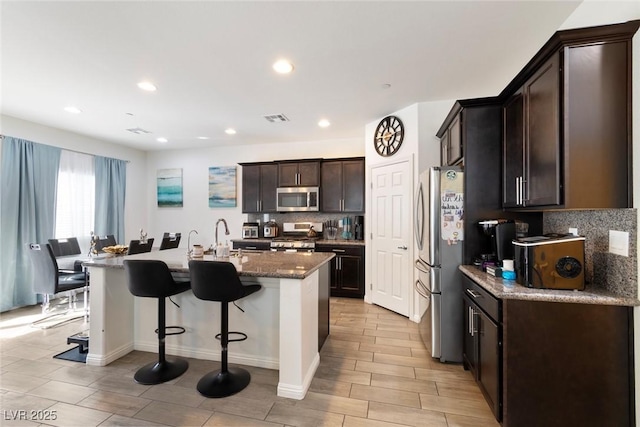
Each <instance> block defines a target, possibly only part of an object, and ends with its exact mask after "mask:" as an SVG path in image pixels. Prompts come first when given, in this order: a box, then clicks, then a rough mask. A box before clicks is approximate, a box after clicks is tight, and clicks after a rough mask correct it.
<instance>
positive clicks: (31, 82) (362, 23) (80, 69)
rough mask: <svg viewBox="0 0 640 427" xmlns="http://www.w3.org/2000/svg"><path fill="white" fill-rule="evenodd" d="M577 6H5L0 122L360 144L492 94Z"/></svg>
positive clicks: (151, 141)
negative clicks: (400, 123)
mask: <svg viewBox="0 0 640 427" xmlns="http://www.w3.org/2000/svg"><path fill="white" fill-rule="evenodd" d="M579 3H580V2H579V1H562V2H556V1H533V2H527V1H496V2H489V1H413V2H399V1H384V2H369V1H355V2H342V1H340V2H338V1H322V2H318V1H298V2H290V1H259V2H230V1H229V2H211V1H200V2H186V1H162V2H160V1H141V2H122V1H94V2H52V1H47V2H27V1H4V0H3V1H2V3H1V10H0V13H1V15H0V19H1V25H2V29H1V36H2V45H1V48H2V74H1V82H2V93H1V96H2V97H1V100H2V114H5V115H8V116H13V117H17V118H21V119H25V120H28V121H32V122H36V123H41V124H44V125H48V126H52V127H56V128H60V129H64V130H68V131H72V132H76V133H80V134H84V135H88V136H91V137H95V138H98V139H101V140H106V141H110V142H115V143H118V144H122V145H128V146H132V147H135V148H138V149H142V150H161V149H176V148H185V147H208V146H215V145H227V144H252V143H269V142H289V141H300V142H307V141H322V140H328V139H347V138H358V137H363V136H364V126H365V124H367V123H370V122H372V121H374V120H376V119H378V118H380V117H382V116H384V115H387V114H389V113H391V112H393V111H396V110H398V109H401V108H404V107H406V106H408V105H411V104H413V103H416V102H425V101H435V100H447V99H462V98H473V97H482V96H495V95H497V94H498V93H499V92H500V91H501V90H502V89H503V88H504V87H505V86H506V84H507V83H508V82H509V81H510V80H511V79H512V78H513V77H514V76H515V74H516V73H517V72H518V71H519V70H520V69H521V68H522V67H523V66H524V65H525V64H526V62H527V61H528V60H529V59H531V57H532V56H533V55H534V54H535V53H536V52H537V50H538V49H539V48H540V47H541V46H542V45H543V44H544V43H545V42H546V41H547V40H548V38H549V37H550V36H551V35H552V34H553V33H554V32H555V31H556V29H558V28H559V27H560V26H561V24H562V23H563V22H564V21H565V19H567V17H568V16H569V15H570V14H571V13H572V12H573V11H574V10H575V8H576V7H577V6H578V4H579ZM281 57H285V58H288V59H290V60H291V61H292V62H293V63H294V65H295V70H294V72H293V73H292V74H291V75H289V76H282V75H277V74H275V73H274V72H273V71H272V69H271V65H272V63H273V62H274V61H275V60H276V59H279V58H281ZM141 80H150V81H152V82H154V83H155V84H156V85H157V87H158V90H157V91H156V92H154V93H147V92H143V91H141V90H139V89H138V88H137V86H136V84H137V83H138V82H139V81H141ZM385 84H389V85H391V86H390V87H389V88H384V87H383V86H384V85H385ZM68 105H75V106H77V107H79V108H80V109H81V110H82V111H83V113H82V114H79V115H73V114H69V113H67V112H65V111H64V110H63V108H64V107H66V106H68ZM127 113H130V114H133V115H129V114H127ZM269 114H284V115H286V116H287V117H288V118H289V119H290V121H289V122H285V123H269V122H268V121H267V120H265V119H264V118H263V116H265V115H269ZM321 118H326V119H328V120H329V121H330V122H331V126H330V127H329V128H325V129H322V128H319V127H318V126H317V122H318V121H319V120H320V119H321ZM136 127H140V128H143V129H146V130H148V131H150V132H152V133H150V134H146V135H145V134H141V135H138V134H134V133H131V132H128V131H127V130H126V129H128V128H136ZM228 127H233V128H235V129H237V132H238V133H237V134H236V135H234V136H229V135H226V134H225V133H224V130H225V129H226V128H228ZM198 136H208V137H209V138H210V139H209V140H204V141H203V140H199V139H197V138H196V137H198ZM158 137H166V138H168V139H169V142H168V143H165V144H161V143H158V142H156V138H158Z"/></svg>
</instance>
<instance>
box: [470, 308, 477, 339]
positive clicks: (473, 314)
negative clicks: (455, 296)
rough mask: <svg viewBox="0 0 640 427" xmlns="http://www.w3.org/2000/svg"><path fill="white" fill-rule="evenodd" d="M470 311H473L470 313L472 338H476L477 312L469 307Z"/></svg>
mask: <svg viewBox="0 0 640 427" xmlns="http://www.w3.org/2000/svg"><path fill="white" fill-rule="evenodd" d="M469 309H470V310H471V313H469V314H470V315H471V316H470V318H471V336H472V337H474V336H475V335H476V332H477V331H476V311H475V310H474V309H473V307H469Z"/></svg>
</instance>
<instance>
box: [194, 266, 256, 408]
mask: <svg viewBox="0 0 640 427" xmlns="http://www.w3.org/2000/svg"><path fill="white" fill-rule="evenodd" d="M189 273H190V275H191V289H192V290H193V294H194V295H195V296H196V298H199V299H202V300H207V301H218V302H220V306H221V314H220V318H221V319H220V325H221V332H220V333H219V334H217V335H216V338H218V339H220V344H221V346H222V352H221V359H222V367H221V369H219V370H217V371H213V372H209V373H208V374H206V375H205V376H203V377H202V378H201V379H200V381H199V382H198V386H197V389H198V391H199V392H200V394H202V395H203V396H206V397H214V398H218V397H227V396H231V395H232V394H236V393H238V392H239V391H241V390H243V389H244V388H245V387H246V386H248V385H249V383H250V382H251V374H250V373H249V372H248V371H247V370H246V369H242V368H238V367H233V368H229V363H228V352H227V346H228V344H229V342H234V341H244V340H246V339H247V335H246V334H244V333H242V332H229V303H230V302H233V301H237V300H239V299H241V298H244V297H246V296H249V295H251V294H253V293H255V292H257V291H259V290H260V289H262V286H261V285H258V284H254V285H243V284H242V282H241V281H240V278H239V277H238V273H237V272H236V268H235V267H234V265H233V264H231V263H230V262H222V261H196V260H191V261H189ZM243 311H244V310H243ZM230 334H237V335H239V336H240V338H236V339H229V335H230Z"/></svg>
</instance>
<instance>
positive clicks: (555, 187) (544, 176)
mask: <svg viewBox="0 0 640 427" xmlns="http://www.w3.org/2000/svg"><path fill="white" fill-rule="evenodd" d="M639 26H640V21H631V22H628V23H625V24H616V25H607V26H602V27H591V28H581V29H577V30H567V31H559V32H557V33H556V34H555V35H554V36H553V37H552V38H551V39H550V40H549V42H547V44H545V46H544V47H543V48H542V49H541V50H540V51H539V52H538V54H537V55H536V56H535V57H534V58H533V59H532V60H531V61H530V62H529V64H527V66H525V68H524V69H523V70H522V71H521V72H520V73H519V74H518V76H516V78H515V79H514V80H513V81H512V82H511V83H510V84H509V85H508V86H507V88H506V89H505V90H504V91H503V92H502V94H501V95H500V98H502V99H504V100H505V101H504V104H503V132H502V134H503V158H502V160H503V162H502V176H503V179H502V192H503V194H502V206H503V207H504V208H507V209H532V210H545V209H604V208H625V207H630V206H632V189H631V179H632V169H631V138H630V136H631V39H632V36H633V34H635V32H636V31H637V29H638V27H639Z"/></svg>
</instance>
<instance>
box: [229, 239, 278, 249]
mask: <svg viewBox="0 0 640 427" xmlns="http://www.w3.org/2000/svg"><path fill="white" fill-rule="evenodd" d="M233 249H243V250H249V251H268V250H270V249H271V244H270V243H269V242H266V241H255V242H253V241H242V242H240V241H234V242H233Z"/></svg>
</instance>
